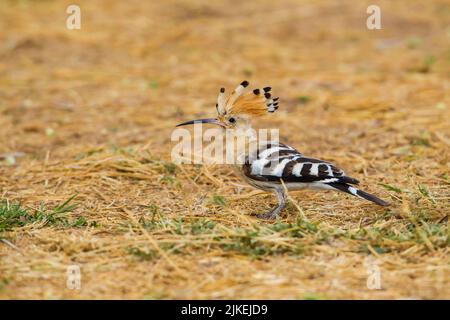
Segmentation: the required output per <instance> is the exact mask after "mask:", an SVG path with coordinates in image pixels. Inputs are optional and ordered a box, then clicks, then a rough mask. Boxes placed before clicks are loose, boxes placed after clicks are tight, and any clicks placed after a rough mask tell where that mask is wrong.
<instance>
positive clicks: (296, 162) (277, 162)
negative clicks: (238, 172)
mask: <svg viewBox="0 0 450 320" xmlns="http://www.w3.org/2000/svg"><path fill="white" fill-rule="evenodd" d="M243 169H244V174H245V175H246V176H247V178H249V179H253V180H258V181H266V182H274V183H280V179H281V180H283V181H284V182H285V183H314V182H316V183H324V184H328V183H336V182H338V183H350V184H357V183H358V180H356V179H353V178H350V177H347V176H345V173H344V171H342V170H341V169H339V168H337V167H335V166H334V165H332V164H331V163H329V162H326V161H323V160H319V159H314V158H309V157H305V156H304V155H302V154H301V153H300V152H298V151H297V150H295V149H294V148H292V147H289V146H287V145H284V144H267V145H266V146H263V147H260V148H259V150H258V153H257V155H256V156H255V157H254V158H253V159H252V158H251V157H250V158H249V159H248V161H247V162H246V164H245V165H244V168H243Z"/></svg>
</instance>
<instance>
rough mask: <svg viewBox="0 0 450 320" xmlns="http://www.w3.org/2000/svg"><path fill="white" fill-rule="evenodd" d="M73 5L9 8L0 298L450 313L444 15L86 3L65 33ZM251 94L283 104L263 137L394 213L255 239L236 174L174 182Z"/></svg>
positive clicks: (263, 233) (332, 210) (131, 0)
mask: <svg viewBox="0 0 450 320" xmlns="http://www.w3.org/2000/svg"><path fill="white" fill-rule="evenodd" d="M375 2H376V3H375ZM71 3H72V2H71V1H50V0H48V1H31V0H30V1H26V0H22V1H11V0H4V1H1V2H0V196H1V199H0V238H1V241H0V298H2V299H41V298H42V299H82V298H87V299H105V298H111V299H244V298H245V299H355V298H361V299H437V298H441V299H450V286H449V279H450V268H449V266H450V264H449V263H450V259H449V230H448V213H449V204H450V173H449V163H450V151H449V150H450V148H449V145H450V5H449V2H448V1H446V0H433V1H418V0H417V1H415V0H414V1H406V0H405V1H403V0H402V1H387V0H386V1H378V0H377V1H368V2H365V1H358V2H355V1H295V0H283V1H269V0H262V1H257V2H253V1H223V2H219V1H198V0H192V1H187V0H186V1H172V0H169V1H137V0H128V1H97V0H96V1H87V0H79V1H77V4H78V5H80V7H81V19H82V20H81V21H82V22H81V30H68V29H67V28H66V25H65V23H66V18H67V16H68V14H67V13H66V8H67V6H68V5H69V4H71ZM369 4H377V5H379V6H380V8H381V10H382V20H381V21H382V29H381V30H368V29H367V28H366V19H367V17H368V14H367V13H366V8H367V6H368V5H369ZM245 79H247V80H249V81H250V83H251V85H252V86H253V85H254V86H264V85H270V86H272V87H273V92H274V93H275V94H276V95H278V96H280V109H279V110H278V112H276V113H274V114H273V115H270V116H267V117H264V118H262V119H261V121H259V122H258V127H261V128H280V130H281V135H280V139H281V141H283V142H287V143H289V144H291V145H292V146H294V147H296V148H298V149H299V150H300V151H302V152H303V153H305V154H306V155H311V156H315V157H321V158H324V159H326V160H330V161H333V162H334V163H336V164H338V165H339V166H341V167H342V168H343V169H344V170H346V172H347V173H348V174H349V175H350V176H353V177H355V178H357V179H359V180H361V182H362V188H363V189H365V190H367V191H369V192H372V193H374V194H376V195H378V196H380V197H381V198H383V199H386V200H388V201H390V202H391V203H392V205H391V206H390V207H388V208H383V207H378V206H375V205H373V204H371V203H369V202H365V201H362V200H359V199H355V198H351V197H350V196H347V195H345V194H340V193H339V194H338V193H328V192H323V193H314V192H309V191H301V192H292V193H291V194H290V203H289V206H288V208H287V209H286V210H285V211H284V212H283V214H282V216H281V217H280V219H278V220H277V221H262V220H259V219H257V218H256V217H255V215H254V213H255V212H261V211H264V210H266V209H268V208H269V207H271V206H273V205H274V204H275V201H276V199H275V197H273V196H272V195H268V194H265V193H261V192H259V191H255V190H253V189H251V188H249V187H247V186H246V185H245V184H243V183H242V182H241V181H240V180H239V179H238V178H237V177H235V175H234V174H233V172H232V170H231V169H230V168H228V167H226V166H218V165H216V166H201V165H174V164H173V163H171V157H170V153H171V149H172V147H173V145H174V143H172V142H171V139H170V137H171V133H172V131H173V130H174V126H175V125H176V124H177V123H179V122H181V121H186V120H191V119H195V118H200V117H211V116H214V114H215V108H214V105H215V99H216V96H217V92H218V89H219V88H220V87H221V86H225V87H227V88H228V89H231V88H233V87H234V86H235V85H236V84H238V83H239V82H241V81H242V80H245ZM368 264H369V265H370V264H371V265H372V266H373V265H375V266H376V267H377V268H378V269H379V271H380V279H381V288H380V289H378V290H377V289H369V288H368V286H367V279H368V276H369V273H370V272H369V269H370V266H368ZM70 265H78V266H79V267H80V270H81V288H80V289H79V290H72V289H70V288H69V287H68V286H67V283H66V281H67V277H66V271H67V267H68V266H70Z"/></svg>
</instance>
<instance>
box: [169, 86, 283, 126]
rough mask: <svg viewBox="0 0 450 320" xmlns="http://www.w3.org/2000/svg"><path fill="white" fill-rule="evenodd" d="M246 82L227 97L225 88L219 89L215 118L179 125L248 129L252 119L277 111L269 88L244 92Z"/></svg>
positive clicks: (276, 102)
mask: <svg viewBox="0 0 450 320" xmlns="http://www.w3.org/2000/svg"><path fill="white" fill-rule="evenodd" d="M248 85H249V83H248V81H243V82H242V83H241V84H240V85H239V86H237V88H236V89H235V90H234V91H233V92H232V93H231V94H230V95H229V96H228V97H227V96H225V88H221V89H220V92H219V96H218V98H217V103H216V110H217V117H216V118H209V119H198V120H191V121H186V122H183V123H180V124H178V125H177V127H179V126H185V125H188V124H194V123H211V124H215V125H218V126H220V127H222V128H224V129H242V130H245V129H248V128H249V127H250V123H251V120H252V119H253V118H256V117H259V116H262V115H265V114H267V113H273V112H275V110H277V109H278V98H272V95H271V93H270V91H271V88H270V87H265V88H261V89H254V90H253V91H249V92H246V88H247V87H248Z"/></svg>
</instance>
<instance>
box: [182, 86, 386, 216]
mask: <svg viewBox="0 0 450 320" xmlns="http://www.w3.org/2000/svg"><path fill="white" fill-rule="evenodd" d="M248 86H249V82H248V81H243V82H242V83H240V84H239V86H237V87H236V89H235V90H234V91H233V92H232V93H231V94H230V95H229V96H228V97H227V96H226V95H225V88H221V89H220V92H219V96H218V98H217V103H216V111H217V117H216V118H208V119H198V120H190V121H186V122H183V123H180V124H178V125H177V127H179V126H185V125H192V124H196V123H205V124H214V125H218V126H219V127H221V128H223V129H224V130H231V131H233V132H235V133H236V134H237V135H238V134H239V133H242V132H249V129H252V121H255V119H257V118H258V117H260V116H263V115H265V114H272V113H274V112H275V111H277V110H278V108H279V97H272V93H271V91H272V88H271V87H263V88H256V89H254V90H247V88H248ZM250 132H252V131H251V130H250ZM252 145H255V144H254V143H253V144H252ZM248 146H249V143H247V145H246V147H247V148H244V149H243V151H242V154H240V158H241V159H242V161H241V162H240V163H237V164H235V165H234V168H235V169H236V170H235V171H236V172H237V174H238V175H239V176H240V177H241V178H242V179H243V180H244V181H246V182H247V183H248V184H250V185H251V186H253V187H255V188H257V189H261V190H263V191H266V192H272V193H274V194H275V195H276V197H277V200H278V204H277V206H275V207H274V208H272V209H271V210H269V211H267V212H264V213H261V214H257V215H256V216H257V217H258V218H262V219H275V218H276V217H278V216H279V214H280V213H281V212H282V210H283V209H284V208H285V206H286V201H287V192H288V191H291V190H301V189H313V190H334V191H340V192H344V193H347V194H350V195H352V196H354V197H357V198H360V199H365V200H368V201H371V202H373V203H375V204H377V205H380V206H388V205H389V203H388V202H386V201H384V200H382V199H380V198H378V197H376V196H374V195H372V194H370V193H367V192H365V191H363V190H360V189H358V188H357V187H356V185H358V184H359V181H358V180H357V179H355V178H352V177H349V176H347V175H346V174H345V172H344V171H343V170H342V169H340V168H339V167H337V166H335V165H334V164H332V163H330V162H328V161H324V160H320V159H316V158H312V157H309V156H305V155H303V154H302V153H301V152H299V151H297V150H296V149H295V148H293V147H291V146H289V145H287V144H284V143H281V142H279V141H274V140H269V141H262V142H261V141H259V142H258V143H257V144H256V147H254V148H250V147H248Z"/></svg>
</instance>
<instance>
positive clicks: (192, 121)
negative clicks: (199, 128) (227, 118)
mask: <svg viewBox="0 0 450 320" xmlns="http://www.w3.org/2000/svg"><path fill="white" fill-rule="evenodd" d="M195 123H211V124H216V125H218V126H221V127H225V125H224V124H223V123H222V122H221V121H219V120H218V119H215V118H209V119H198V120H191V121H186V122H183V123H180V124H177V127H181V126H186V125H188V124H195Z"/></svg>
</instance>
